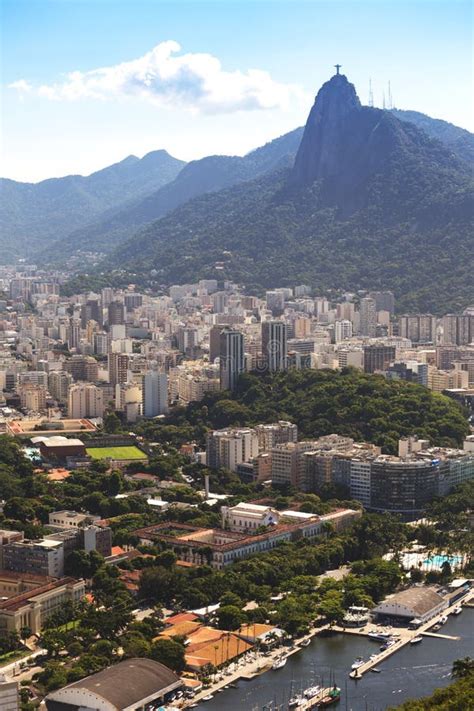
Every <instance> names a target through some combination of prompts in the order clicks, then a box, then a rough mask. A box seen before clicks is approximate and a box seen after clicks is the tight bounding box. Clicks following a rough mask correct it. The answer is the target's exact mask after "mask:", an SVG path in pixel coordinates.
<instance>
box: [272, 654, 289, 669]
mask: <svg viewBox="0 0 474 711" xmlns="http://www.w3.org/2000/svg"><path fill="white" fill-rule="evenodd" d="M286 662H287V657H284V656H283V655H282V656H281V657H277V658H276V659H275V661H274V662H273V664H272V669H275V670H276V669H283V667H284V666H285V664H286Z"/></svg>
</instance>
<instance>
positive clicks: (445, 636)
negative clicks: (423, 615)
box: [422, 632, 461, 642]
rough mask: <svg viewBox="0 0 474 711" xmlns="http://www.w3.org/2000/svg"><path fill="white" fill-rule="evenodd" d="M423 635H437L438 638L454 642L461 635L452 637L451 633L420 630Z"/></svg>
mask: <svg viewBox="0 0 474 711" xmlns="http://www.w3.org/2000/svg"><path fill="white" fill-rule="evenodd" d="M422 635H423V637H438V638H439V639H452V640H453V641H454V642H456V641H457V640H458V639H461V637H453V635H451V634H440V633H439V632H422Z"/></svg>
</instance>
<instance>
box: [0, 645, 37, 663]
mask: <svg viewBox="0 0 474 711" xmlns="http://www.w3.org/2000/svg"><path fill="white" fill-rule="evenodd" d="M29 654H31V650H30V649H16V650H15V651H14V652H6V654H0V666H2V667H3V666H6V665H7V664H11V663H12V662H17V661H19V660H20V659H23V657H27V656H28V655H29Z"/></svg>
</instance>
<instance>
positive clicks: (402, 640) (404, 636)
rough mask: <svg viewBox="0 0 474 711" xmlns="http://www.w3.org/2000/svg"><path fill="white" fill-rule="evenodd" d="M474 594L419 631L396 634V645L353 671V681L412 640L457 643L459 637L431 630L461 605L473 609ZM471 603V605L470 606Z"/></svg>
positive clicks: (430, 621)
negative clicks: (438, 640) (421, 638)
mask: <svg viewBox="0 0 474 711" xmlns="http://www.w3.org/2000/svg"><path fill="white" fill-rule="evenodd" d="M473 595H474V592H473V591H472V590H471V591H469V592H468V593H467V595H466V596H465V598H464V600H463V601H459V600H458V601H456V602H455V603H454V604H453V605H451V606H450V607H448V608H446V609H445V610H443V611H442V612H440V613H439V614H438V615H436V617H432V618H431V620H428V621H427V622H425V623H424V624H423V625H421V626H420V627H419V628H418V629H416V630H405V629H400V630H399V631H397V632H396V634H399V635H400V637H399V639H397V640H396V641H395V643H394V644H392V645H391V646H390V647H388V648H387V649H385V650H384V651H383V652H380V653H379V654H376V655H374V656H373V658H372V659H369V660H368V661H367V662H364V663H363V664H361V666H360V667H358V668H357V669H355V670H354V671H351V673H350V674H349V676H350V678H351V679H360V678H361V677H362V676H363V675H364V674H366V673H367V672H368V671H370V670H371V669H373V668H374V667H377V666H378V665H379V664H380V663H381V662H383V661H385V659H388V657H391V656H392V654H395V652H398V651H399V650H400V649H402V648H403V647H405V646H406V645H407V644H410V642H411V640H412V639H414V638H415V637H419V636H420V635H421V636H428V637H436V638H439V639H445V640H451V641H453V640H454V641H456V640H458V639H459V637H453V636H451V635H447V634H439V633H438V632H430V631H429V630H430V629H431V627H434V625H436V624H437V623H438V622H439V621H440V620H441V618H442V617H444V616H446V615H450V614H451V613H452V612H453V611H454V610H455V609H456V608H457V607H459V606H460V605H461V604H462V606H463V607H472V599H473ZM470 603H471V604H470Z"/></svg>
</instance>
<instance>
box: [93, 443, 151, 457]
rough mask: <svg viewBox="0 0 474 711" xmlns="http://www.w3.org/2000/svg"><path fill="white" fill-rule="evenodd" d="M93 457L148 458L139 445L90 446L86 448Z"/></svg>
mask: <svg viewBox="0 0 474 711" xmlns="http://www.w3.org/2000/svg"><path fill="white" fill-rule="evenodd" d="M86 452H87V454H89V455H90V456H91V457H92V459H117V460H119V459H146V458H147V457H146V454H143V452H141V451H140V450H139V449H138V447H135V445H132V446H131V447H88V448H87V449H86Z"/></svg>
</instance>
